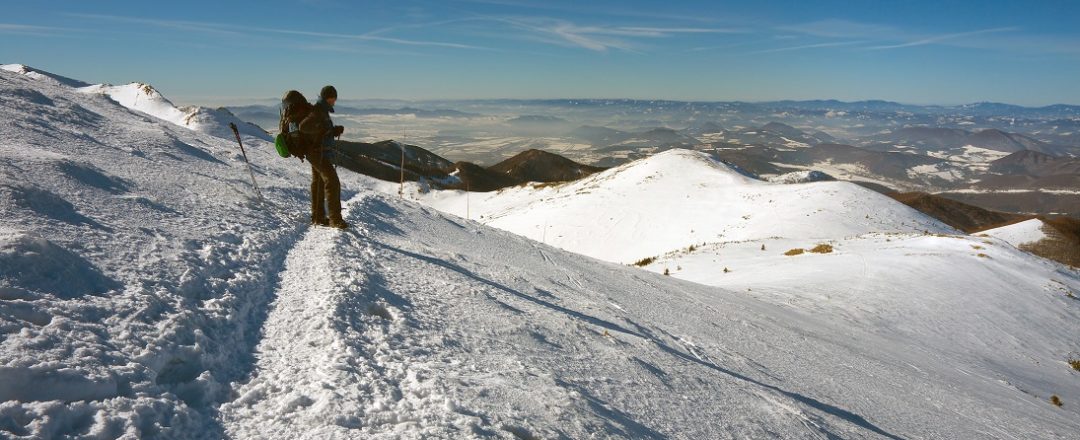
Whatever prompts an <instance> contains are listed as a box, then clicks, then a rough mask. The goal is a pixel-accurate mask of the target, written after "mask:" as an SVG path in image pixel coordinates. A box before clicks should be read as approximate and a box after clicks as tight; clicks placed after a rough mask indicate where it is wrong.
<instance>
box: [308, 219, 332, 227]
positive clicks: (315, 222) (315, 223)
mask: <svg viewBox="0 0 1080 440" xmlns="http://www.w3.org/2000/svg"><path fill="white" fill-rule="evenodd" d="M311 225H312V226H330V219H328V218H318V219H316V218H313V219H311Z"/></svg>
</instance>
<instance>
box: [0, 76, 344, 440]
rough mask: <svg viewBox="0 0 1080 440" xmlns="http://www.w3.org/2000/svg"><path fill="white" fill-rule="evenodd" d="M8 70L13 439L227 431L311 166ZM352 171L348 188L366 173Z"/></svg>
mask: <svg viewBox="0 0 1080 440" xmlns="http://www.w3.org/2000/svg"><path fill="white" fill-rule="evenodd" d="M27 72H31V73H36V72H39V71H36V70H33V69H27V70H25V71H24V72H9V71H8V70H7V69H5V70H4V71H0V112H2V116H0V213H2V214H0V334H2V342H0V402H2V401H6V402H5V403H3V404H0V437H3V438H12V437H26V438H59V437H62V436H68V435H70V436H80V435H82V436H85V438H114V437H117V436H120V435H127V436H128V437H130V438H134V437H152V436H154V435H155V434H159V435H160V436H163V437H188V433H192V434H191V436H192V437H215V436H216V435H214V434H213V432H214V426H215V425H216V424H217V422H215V416H214V413H213V408H215V407H216V405H217V403H216V402H220V401H222V400H224V399H227V398H228V396H229V392H230V391H229V385H228V384H229V382H230V381H234V380H241V379H243V378H244V377H245V375H246V374H247V371H248V369H247V367H245V365H247V363H248V362H249V361H248V360H249V359H250V358H251V357H252V353H251V351H250V347H252V346H253V345H254V343H255V342H256V341H257V340H258V337H259V329H260V322H261V318H260V317H261V316H262V315H263V314H265V311H266V307H267V305H268V304H269V303H270V302H271V301H272V299H273V297H272V295H271V294H270V293H271V292H272V290H273V286H274V283H275V282H276V272H277V270H278V269H279V266H280V264H281V262H282V261H283V260H284V257H285V255H286V253H287V250H288V249H289V247H290V245H291V243H293V242H294V241H295V240H296V239H297V238H298V237H299V234H300V233H301V232H302V230H303V229H302V228H301V226H302V224H303V222H302V220H301V219H302V218H303V216H302V215H301V214H300V213H301V212H302V211H303V208H302V207H303V206H305V203H306V202H305V201H304V199H305V194H306V192H307V190H306V188H307V180H308V179H309V177H308V173H309V172H310V171H309V170H308V169H307V167H305V166H302V165H301V164H299V163H298V162H296V161H286V160H283V159H281V158H279V157H277V156H276V154H275V153H273V149H272V148H271V147H270V146H269V145H268V144H266V143H265V142H263V141H261V140H259V139H258V138H255V137H250V136H246V137H245V139H244V142H245V144H246V147H247V154H248V156H249V158H250V159H251V160H252V162H253V163H254V165H255V171H256V175H257V178H258V182H259V185H260V186H261V187H262V190H263V193H264V194H265V195H266V196H267V198H268V199H269V201H270V202H271V203H274V204H275V205H276V206H280V207H278V208H274V207H270V208H267V209H264V208H262V207H261V206H260V204H259V203H258V202H257V200H256V199H255V198H254V193H253V191H252V189H251V187H250V185H251V183H250V180H249V177H248V172H247V170H246V168H245V166H244V163H243V161H242V159H241V155H240V151H239V149H238V147H237V146H236V141H235V139H230V140H226V139H222V138H218V137H214V136H210V135H206V134H203V133H200V132H197V131H193V130H191V129H188V128H185V127H181V126H178V125H174V124H172V123H170V122H165V121H162V120H159V119H157V118H153V117H149V116H146V115H144V114H142V113H136V112H132V111H131V110H129V109H128V108H126V107H124V106H122V105H120V104H118V103H117V102H115V101H113V100H112V99H110V98H109V97H107V96H104V95H101V94H92V93H82V92H80V91H79V89H77V88H76V87H83V86H85V85H84V84H81V83H73V82H70V81H56V80H54V79H53V78H54V77H55V76H53V75H51V74H42V73H36V74H34V75H28V74H26V73H27ZM348 182H349V181H346V184H345V185H346V188H348V187H349V186H350V185H352V186H353V187H355V184H350V183H348Z"/></svg>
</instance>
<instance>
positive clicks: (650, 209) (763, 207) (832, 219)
mask: <svg viewBox="0 0 1080 440" xmlns="http://www.w3.org/2000/svg"><path fill="white" fill-rule="evenodd" d="M395 191H396V189H395ZM410 197H412V198H414V199H416V200H419V201H421V202H422V203H425V204H427V205H430V206H433V207H435V208H437V209H440V210H442V211H445V212H450V213H453V214H455V215H459V216H467V215H468V216H470V217H472V218H474V219H477V220H478V221H480V222H481V223H484V224H487V225H490V226H494V227H497V228H500V229H505V230H508V231H511V232H514V233H517V234H521V235H524V236H526V237H529V238H532V239H534V240H538V241H542V242H545V243H547V244H551V245H553V246H555V247H559V248H562V249H566V250H569V251H572V252H577V253H581V254H585V255H588V256H592V257H595V258H599V259H602V260H607V261H611V262H616V263H632V262H635V261H638V260H640V259H642V258H647V257H655V256H658V255H661V254H664V253H666V252H669V251H673V250H676V249H680V248H686V247H688V246H690V245H700V244H702V243H709V242H718V241H748V240H760V239H765V238H769V237H791V236H794V237H804V238H808V239H813V238H822V239H826V238H835V237H846V236H854V235H859V234H865V233H869V232H924V231H929V232H937V233H956V231H955V230H954V229H952V228H950V227H948V226H946V225H944V224H942V223H940V222H938V221H937V220H934V219H932V218H930V217H927V216H925V215H923V214H921V213H919V212H918V211H915V210H914V209H911V208H909V207H907V206H905V205H903V204H900V203H897V202H896V201H894V200H892V199H891V198H889V197H886V196H883V195H881V194H878V193H876V192H874V191H872V190H869V189H866V188H863V187H861V186H859V185H856V184H853V183H848V182H814V183H805V184H777V183H769V182H763V181H760V180H757V179H753V178H751V177H747V176H745V175H743V174H741V173H739V172H738V171H737V170H735V169H733V168H731V167H729V166H728V165H726V164H724V163H721V162H719V161H716V160H713V159H712V158H710V157H709V155H708V154H707V153H703V152H696V151H690V150H669V151H666V152H663V153H660V154H656V155H653V156H651V157H648V158H646V159H642V160H639V161H635V162H631V163H629V164H625V165H622V166H619V167H616V168H612V169H610V170H606V171H603V172H601V173H597V174H594V175H592V176H590V177H587V178H585V179H582V180H579V181H575V182H571V183H568V184H562V185H531V186H524V187H514V188H508V189H504V190H501V191H493V192H489V193H478V194H471V195H469V200H468V201H467V200H466V195H465V193H464V192H463V191H436V192H424V193H419V192H417V191H410ZM466 211H468V212H466Z"/></svg>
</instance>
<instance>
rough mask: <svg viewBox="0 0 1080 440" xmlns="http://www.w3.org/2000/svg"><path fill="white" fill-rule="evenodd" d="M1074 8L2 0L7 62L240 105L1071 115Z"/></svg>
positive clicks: (1079, 42)
mask: <svg viewBox="0 0 1080 440" xmlns="http://www.w3.org/2000/svg"><path fill="white" fill-rule="evenodd" d="M1077 22H1080V4H1077V3H1075V2H1067V1H1047V2H1039V3H1038V4H1029V3H1019V2H1005V1H981V2H976V1H951V2H932V1H927V0H919V1H912V2H906V3H904V4H902V5H888V6H868V5H852V4H849V2H841V1H824V2H813V4H810V3H809V2H790V3H789V2H751V1H735V2H723V3H720V2H705V1H688V2H680V3H679V4H671V2H667V3H658V2H646V1H634V0H631V1H619V2H616V1H608V0H603V1H597V2H590V3H589V4H587V5H582V4H578V3H571V2H568V1H549V2H539V1H533V0H453V1H446V2H435V1H424V0H407V1H383V0H378V1H365V2H361V3H359V4H354V3H351V2H344V1H337V0H289V1H284V0H280V1H269V2H259V3H252V4H246V5H240V4H233V3H228V4H225V3H220V2H207V1H201V0H196V1H189V2H184V3H173V4H167V3H153V4H151V3H148V2H135V1H127V0H124V1H116V2H108V3H86V2H77V1H42V2H9V3H8V4H6V5H5V14H4V17H3V18H0V38H2V39H3V40H4V44H3V45H0V62H2V63H23V64H27V65H31V66H34V67H37V68H41V69H44V70H48V71H51V72H55V73H57V74H61V75H66V76H72V77H76V78H81V79H84V80H88V81H95V82H107V83H126V82H131V81H143V82H150V83H152V84H153V85H154V86H155V87H156V88H158V89H159V90H161V91H162V93H165V94H166V95H167V96H169V97H170V98H172V99H173V100H175V101H177V102H178V103H185V104H186V103H198V104H237V103H243V102H249V101H252V100H256V99H265V98H273V97H277V96H279V95H280V94H281V92H282V91H284V90H286V89H290V88H297V89H300V90H304V91H314V90H318V88H319V87H320V86H321V85H323V84H326V83H332V84H335V85H336V86H337V87H338V89H339V90H340V91H341V93H342V97H343V99H406V100H431V99H488V98H491V99H495V98H525V99H552V98H631V99H670V100H682V101H728V100H742V101H768V100H781V99H795V100H805V99H840V100H845V101H854V100H868V99H883V100H890V101H897V102H903V103H913V104H960V103H969V102H981V101H993V102H1005V103H1011V104H1019V105H1027V106H1041V105H1049V104H1058V103H1064V104H1080V88H1078V87H1076V86H1075V78H1077V77H1080V30H1078V29H1077V28H1076V27H1075V23H1077Z"/></svg>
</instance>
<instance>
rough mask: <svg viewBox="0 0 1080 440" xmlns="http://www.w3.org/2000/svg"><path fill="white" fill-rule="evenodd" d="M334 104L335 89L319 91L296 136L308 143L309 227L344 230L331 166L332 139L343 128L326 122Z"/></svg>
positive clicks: (345, 224)
mask: <svg viewBox="0 0 1080 440" xmlns="http://www.w3.org/2000/svg"><path fill="white" fill-rule="evenodd" d="M335 102H337V89H335V88H334V86H326V87H323V88H322V90H321V91H319V102H317V103H315V108H314V109H313V110H312V111H311V114H310V115H308V116H307V117H306V118H304V120H303V121H301V122H300V132H301V133H303V134H304V135H305V136H307V137H308V139H311V140H312V141H311V151H310V152H309V153H308V155H307V157H308V162H310V163H311V224H313V225H321V226H330V227H332V228H338V229H345V228H348V227H349V224H348V223H345V220H343V219H342V218H341V182H340V181H339V180H338V175H337V171H335V170H334V165H333V163H331V155H332V154H333V151H332V150H331V147H333V145H334V138H335V137H338V136H341V133H342V132H344V131H345V127H342V126H340V125H336V126H335V125H334V121H332V120H331V119H330V113H333V112H334V103H335ZM328 214H329V218H328Z"/></svg>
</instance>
